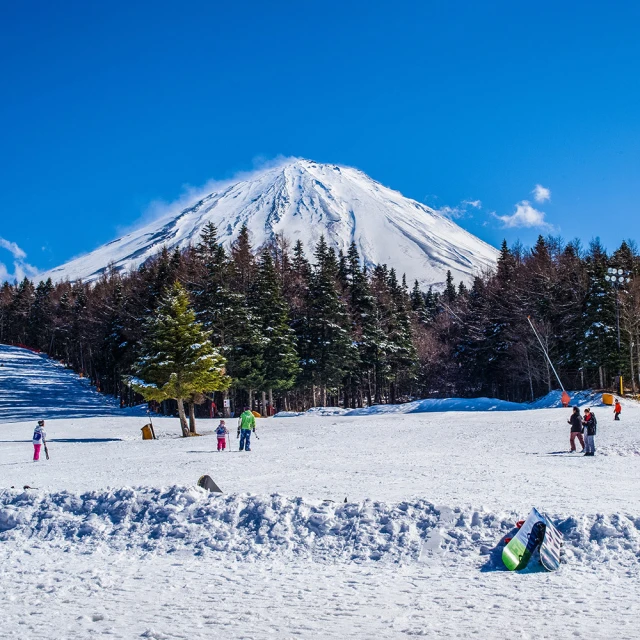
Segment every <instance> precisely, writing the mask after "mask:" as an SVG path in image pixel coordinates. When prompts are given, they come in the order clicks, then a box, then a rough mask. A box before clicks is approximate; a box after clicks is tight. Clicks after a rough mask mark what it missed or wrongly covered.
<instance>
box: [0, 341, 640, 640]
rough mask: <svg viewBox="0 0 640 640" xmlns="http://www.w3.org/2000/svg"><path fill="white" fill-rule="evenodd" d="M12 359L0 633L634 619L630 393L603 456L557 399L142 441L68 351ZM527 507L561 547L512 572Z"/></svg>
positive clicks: (492, 626) (383, 628)
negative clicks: (42, 433) (202, 484)
mask: <svg viewBox="0 0 640 640" xmlns="http://www.w3.org/2000/svg"><path fill="white" fill-rule="evenodd" d="M0 363H4V364H5V366H4V367H0V421H2V422H4V424H0V487H2V488H1V489H0V585H2V586H1V588H0V607H1V610H2V612H3V623H2V625H1V626H0V637H19V638H88V637H94V636H100V635H105V636H106V635H109V636H110V637H115V638H135V637H143V638H190V639H198V638H274V637H275V638H293V637H296V638H301V637H302V638H345V637H353V638H370V637H375V638H401V637H406V636H414V635H417V636H424V637H438V638H462V637H470V636H477V637H488V638H506V637H508V638H514V637H515V638H563V637H578V638H579V637H583V638H611V637H616V638H636V637H638V635H640V622H639V621H638V614H639V613H640V607H639V606H638V604H637V603H638V599H639V597H640V581H639V580H638V578H639V577H640V571H639V568H640V565H639V558H640V495H639V492H638V490H637V487H638V486H639V481H640V434H638V433H636V430H637V428H638V420H639V418H640V407H638V406H637V405H635V403H632V402H627V403H625V405H624V412H623V420H622V421H621V422H620V423H616V422H614V421H613V419H612V415H611V413H610V411H611V410H610V408H605V407H598V408H597V410H596V411H597V415H598V418H599V431H598V436H597V439H596V446H597V455H596V456H595V457H594V458H584V457H582V456H579V455H576V454H573V455H569V454H567V453H566V451H567V450H568V431H569V426H568V425H567V424H566V420H567V417H568V412H567V411H566V410H564V409H538V410H528V411H517V412H508V411H499V412H498V411H496V412H494V411H483V412H480V411H450V412H431V413H393V414H386V415H385V414H382V415H369V416H330V415H329V416H322V415H314V414H307V415H304V416H298V417H293V418H292V417H289V418H271V419H268V420H259V421H258V435H259V437H260V439H259V440H254V442H253V450H252V451H251V452H250V453H239V452H237V451H236V449H237V441H236V440H235V434H232V440H231V442H232V451H229V452H224V453H218V452H217V451H215V437H214V436H213V435H211V433H212V431H213V427H214V424H215V423H214V422H213V421H200V423H199V427H200V431H201V433H203V434H204V435H203V436H202V437H199V438H188V439H182V438H179V437H178V433H179V428H178V422H177V420H175V419H168V418H154V425H155V427H156V431H157V432H158V434H159V436H160V438H159V439H158V440H156V441H142V440H141V436H140V427H142V425H143V424H144V423H145V421H146V418H145V416H144V415H139V416H136V415H127V414H126V413H124V412H121V411H120V410H118V409H116V408H115V407H113V405H112V404H110V403H109V402H108V401H107V400H105V399H104V398H103V397H102V396H97V395H96V394H94V392H93V391H92V390H91V389H90V388H89V387H88V386H87V385H86V384H85V383H84V381H80V380H78V379H76V378H75V377H74V376H73V375H71V374H70V373H69V372H68V371H66V370H64V369H63V368H61V367H59V366H58V365H54V364H52V363H51V362H50V361H48V360H46V359H44V358H42V357H41V356H38V355H35V354H31V353H29V352H24V351H22V350H16V349H12V348H7V347H0ZM36 384H37V385H38V386H37V387H36V386H35V385H36ZM51 385H53V387H51ZM51 388H54V389H60V393H61V394H62V395H61V396H60V398H61V403H60V406H59V407H58V408H59V411H57V413H56V414H55V415H57V416H58V417H57V418H56V419H48V420H47V431H48V438H49V449H50V453H51V460H50V461H48V462H47V461H44V460H43V461H41V462H39V463H33V462H31V460H30V458H31V453H32V447H31V444H30V441H31V433H32V429H33V426H34V424H35V420H36V419H37V418H39V417H40V415H41V414H43V413H46V411H47V407H48V406H49V405H50V404H51V402H52V399H53V404H54V405H55V396H54V395H51V393H50V391H51ZM34 389H37V390H36V391H34ZM70 389H72V390H73V393H71V394H69V390H70ZM15 398H23V399H26V398H28V400H26V401H24V402H22V403H21V404H20V407H19V415H18V416H17V417H14V415H13V414H11V413H10V412H11V407H12V406H13V405H14V399H15ZM40 398H42V399H43V400H42V403H43V410H42V411H41V410H40V409H39V408H38V403H39V399H40ZM79 406H80V407H86V406H92V407H93V409H92V411H91V412H90V413H85V414H83V415H84V416H86V417H78V413H77V411H78V407H79ZM29 407H32V410H31V411H30V410H29ZM65 407H66V408H65ZM51 408H52V407H50V406H49V409H51ZM46 415H53V414H51V413H46ZM7 416H9V419H7ZM27 417H28V418H29V419H27ZM16 420H17V421H16ZM203 473H209V474H210V475H211V476H212V477H213V478H214V479H215V480H216V482H217V483H218V484H219V485H220V487H221V488H222V489H223V491H224V492H225V493H224V495H223V496H214V495H211V494H207V493H205V492H203V491H202V490H200V489H198V488H197V487H196V486H195V484H196V481H197V479H198V477H199V476H200V475H202V474H203ZM24 485H29V486H31V487H37V489H27V490H24V489H23V488H22V487H23V486H24ZM11 486H13V487H15V489H11V488H10V487H11ZM345 497H346V498H347V503H344V499H345ZM534 505H535V506H537V507H538V508H540V509H542V510H544V511H546V512H547V513H548V514H549V515H550V516H551V517H552V518H553V519H554V520H555V521H556V523H557V524H558V526H559V528H560V529H561V531H562V532H563V533H564V535H565V539H566V556H565V562H564V564H563V565H562V567H561V569H560V571H559V572H558V573H555V574H548V573H546V572H543V571H540V570H539V569H538V568H537V564H536V563H533V564H532V565H531V570H527V571H526V572H523V573H519V574H512V573H509V572H506V571H504V570H503V568H502V565H501V562H500V546H499V543H500V540H501V539H502V537H503V536H504V535H506V534H507V533H508V532H509V531H510V530H511V529H512V527H513V523H514V522H515V521H516V520H517V519H520V518H522V517H524V516H526V514H527V512H528V511H529V509H530V508H531V507H532V506H534ZM425 543H426V544H425Z"/></svg>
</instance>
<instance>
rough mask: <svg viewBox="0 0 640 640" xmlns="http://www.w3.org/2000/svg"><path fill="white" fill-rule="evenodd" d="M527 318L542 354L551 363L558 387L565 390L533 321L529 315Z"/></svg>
mask: <svg viewBox="0 0 640 640" xmlns="http://www.w3.org/2000/svg"><path fill="white" fill-rule="evenodd" d="M527 320H528V321H529V324H530V325H531V328H532V329H533V333H535V334H536V338H538V342H539V343H540V347H541V348H542V352H543V353H544V355H545V356H546V358H547V360H548V362H549V364H550V365H551V369H552V371H553V373H554V374H555V376H556V380H557V381H558V384H559V385H560V388H561V389H562V390H563V391H566V390H565V388H564V386H563V385H562V382H560V376H559V375H558V372H557V371H556V368H555V367H554V366H553V362H551V358H550V357H549V354H548V353H547V350H546V349H545V348H544V345H543V344H542V340H541V339H540V336H539V335H538V332H537V331H536V328H535V327H534V326H533V322H531V316H527Z"/></svg>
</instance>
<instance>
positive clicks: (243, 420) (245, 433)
mask: <svg viewBox="0 0 640 640" xmlns="http://www.w3.org/2000/svg"><path fill="white" fill-rule="evenodd" d="M252 431H253V433H255V432H256V418H255V416H254V415H253V413H251V409H249V407H245V408H244V411H243V412H242V414H241V415H240V418H239V419H238V438H240V451H243V450H244V451H251V432H252Z"/></svg>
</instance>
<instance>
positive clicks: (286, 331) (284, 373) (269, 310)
mask: <svg viewBox="0 0 640 640" xmlns="http://www.w3.org/2000/svg"><path fill="white" fill-rule="evenodd" d="M250 299H251V304H252V307H253V309H254V311H255V314H256V318H257V321H258V323H259V329H260V331H261V333H262V336H263V339H264V345H263V347H262V354H261V355H262V358H263V362H264V365H263V367H264V387H265V388H266V389H268V390H269V395H270V402H272V398H271V391H272V390H276V391H286V390H288V389H291V387H293V385H294V384H295V381H296V377H297V375H298V372H299V370H300V367H299V364H298V354H297V351H296V346H295V333H294V332H293V330H292V329H291V327H290V326H289V308H288V306H287V303H286V302H285V300H284V298H283V297H282V288H281V286H280V282H279V280H278V274H277V273H276V269H275V265H274V262H273V259H272V257H271V255H270V254H269V252H268V251H263V252H262V255H261V257H260V262H259V265H258V272H257V275H256V279H255V281H254V283H253V285H252V289H251V298H250Z"/></svg>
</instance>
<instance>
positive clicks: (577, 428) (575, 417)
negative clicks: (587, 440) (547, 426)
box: [567, 407, 584, 453]
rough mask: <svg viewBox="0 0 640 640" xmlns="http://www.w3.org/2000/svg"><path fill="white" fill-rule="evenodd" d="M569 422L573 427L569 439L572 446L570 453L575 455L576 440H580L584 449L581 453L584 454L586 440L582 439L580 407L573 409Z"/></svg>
mask: <svg viewBox="0 0 640 640" xmlns="http://www.w3.org/2000/svg"><path fill="white" fill-rule="evenodd" d="M567 422H568V423H569V424H570V425H571V437H570V439H569V445H570V446H571V449H570V451H569V452H570V453H574V452H575V450H576V438H578V442H579V443H580V446H581V447H582V451H581V452H580V453H584V438H583V437H582V431H583V429H584V428H583V426H582V419H581V417H580V409H578V407H573V413H572V414H571V417H570V418H569V420H567Z"/></svg>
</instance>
